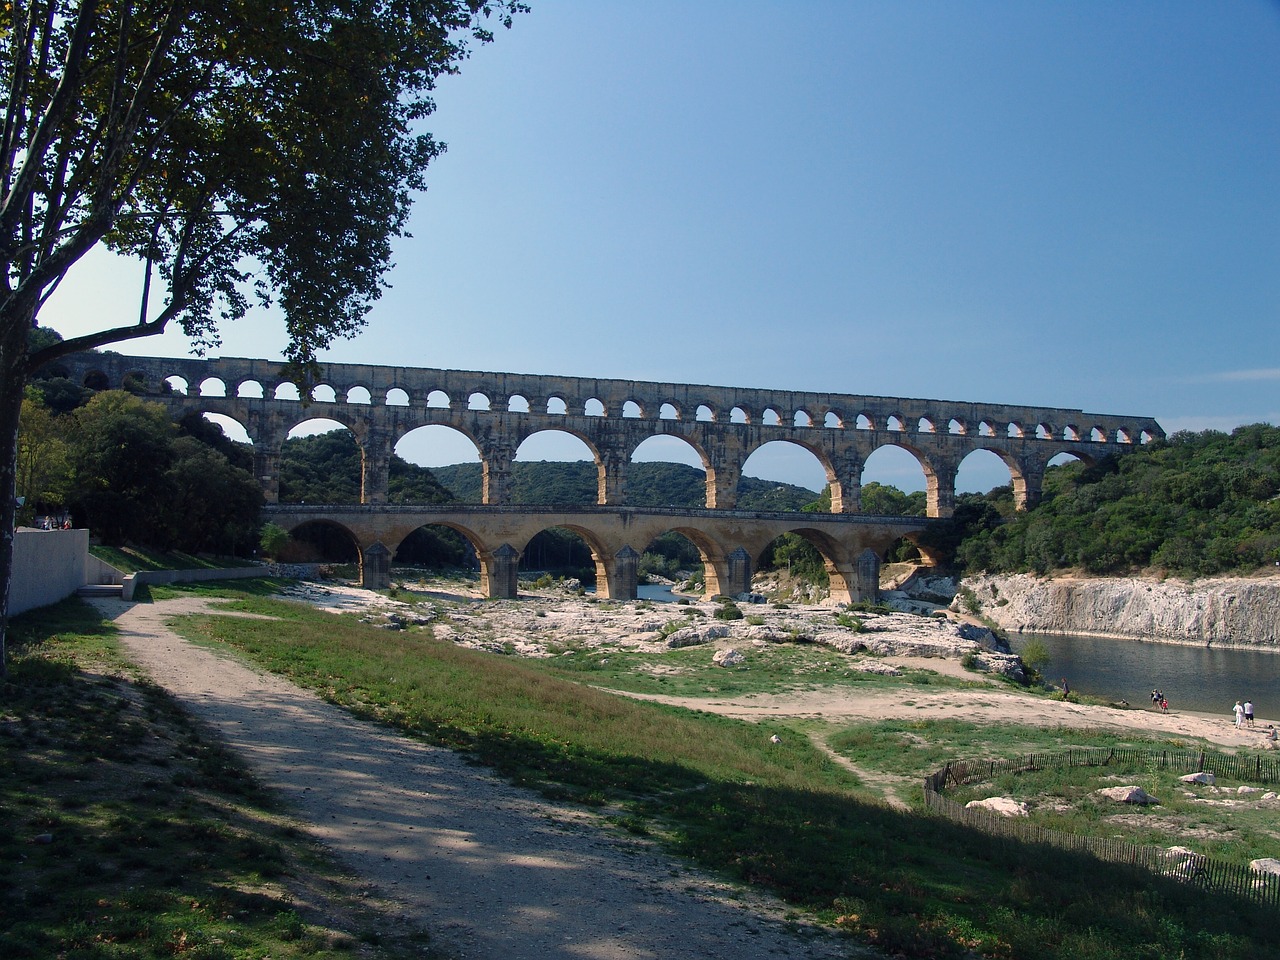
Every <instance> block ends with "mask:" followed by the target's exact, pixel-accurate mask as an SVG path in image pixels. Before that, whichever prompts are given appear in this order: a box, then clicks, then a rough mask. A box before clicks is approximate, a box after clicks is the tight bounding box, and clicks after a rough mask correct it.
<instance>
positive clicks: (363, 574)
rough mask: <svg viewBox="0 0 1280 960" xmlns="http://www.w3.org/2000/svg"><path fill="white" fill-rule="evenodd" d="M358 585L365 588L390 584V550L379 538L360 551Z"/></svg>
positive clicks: (383, 586) (377, 587)
mask: <svg viewBox="0 0 1280 960" xmlns="http://www.w3.org/2000/svg"><path fill="white" fill-rule="evenodd" d="M360 586H362V587H364V588H365V589H366V590H386V589H387V588H388V587H390V586H391V551H390V550H388V549H387V547H386V546H385V545H384V544H383V543H382V541H381V540H378V541H375V542H374V543H373V545H372V546H369V547H365V549H363V550H362V551H360Z"/></svg>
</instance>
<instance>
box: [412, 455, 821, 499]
mask: <svg viewBox="0 0 1280 960" xmlns="http://www.w3.org/2000/svg"><path fill="white" fill-rule="evenodd" d="M432 472H433V473H434V474H435V476H436V479H437V480H439V481H440V483H441V484H443V485H444V486H446V487H448V488H449V489H450V490H452V491H453V492H454V493H455V494H457V496H458V499H459V500H461V501H463V502H464V503H479V502H480V464H478V463H458V464H453V465H452V466H448V467H436V468H435V469H434V470H433V471H432ZM596 483H597V481H596V465H595V464H594V463H592V462H589V461H585V460H577V461H569V462H532V463H525V462H516V463H514V464H512V469H511V499H512V502H513V503H545V504H587V503H595V502H596ZM818 497H819V494H817V493H815V492H814V491H812V490H806V489H805V488H804V487H798V486H795V485H794V484H789V483H779V482H777V481H772V480H759V479H756V478H755V477H743V478H742V482H741V483H740V484H739V486H738V508H739V509H742V510H803V509H804V508H805V507H806V506H808V505H809V504H811V503H813V502H814V501H815V500H817V499H818ZM706 499H707V487H706V474H705V473H703V472H702V471H701V470H699V469H697V468H696V467H691V466H689V465H687V464H683V463H662V462H658V463H633V464H631V465H630V466H629V467H628V468H627V503H628V504H629V505H631V506H637V507H702V506H705V505H706Z"/></svg>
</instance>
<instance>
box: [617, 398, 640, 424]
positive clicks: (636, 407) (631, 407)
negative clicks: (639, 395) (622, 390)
mask: <svg viewBox="0 0 1280 960" xmlns="http://www.w3.org/2000/svg"><path fill="white" fill-rule="evenodd" d="M622 416H623V417H624V418H625V419H628V420H639V419H641V418H643V417H644V407H642V406H640V404H638V403H636V401H634V400H624V401H623V403H622Z"/></svg>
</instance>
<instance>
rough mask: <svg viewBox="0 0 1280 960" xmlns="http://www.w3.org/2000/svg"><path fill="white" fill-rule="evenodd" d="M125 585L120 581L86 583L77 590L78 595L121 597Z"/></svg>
mask: <svg viewBox="0 0 1280 960" xmlns="http://www.w3.org/2000/svg"><path fill="white" fill-rule="evenodd" d="M123 590H124V587H122V586H121V585H120V584H118V583H86V584H85V585H84V586H83V587H80V588H79V589H78V590H76V596H77V597H119V596H121V594H122V591H123Z"/></svg>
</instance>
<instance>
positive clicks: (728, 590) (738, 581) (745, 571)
mask: <svg viewBox="0 0 1280 960" xmlns="http://www.w3.org/2000/svg"><path fill="white" fill-rule="evenodd" d="M724 561H725V576H724V579H723V580H722V581H721V583H720V592H721V593H723V594H724V595H725V596H729V597H736V596H738V594H740V593H750V592H751V554H749V553H747V551H746V550H744V549H743V548H742V547H738V548H737V549H735V550H734V551H733V552H732V553H730V554H729V555H728V556H727V557H725V558H724Z"/></svg>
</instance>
